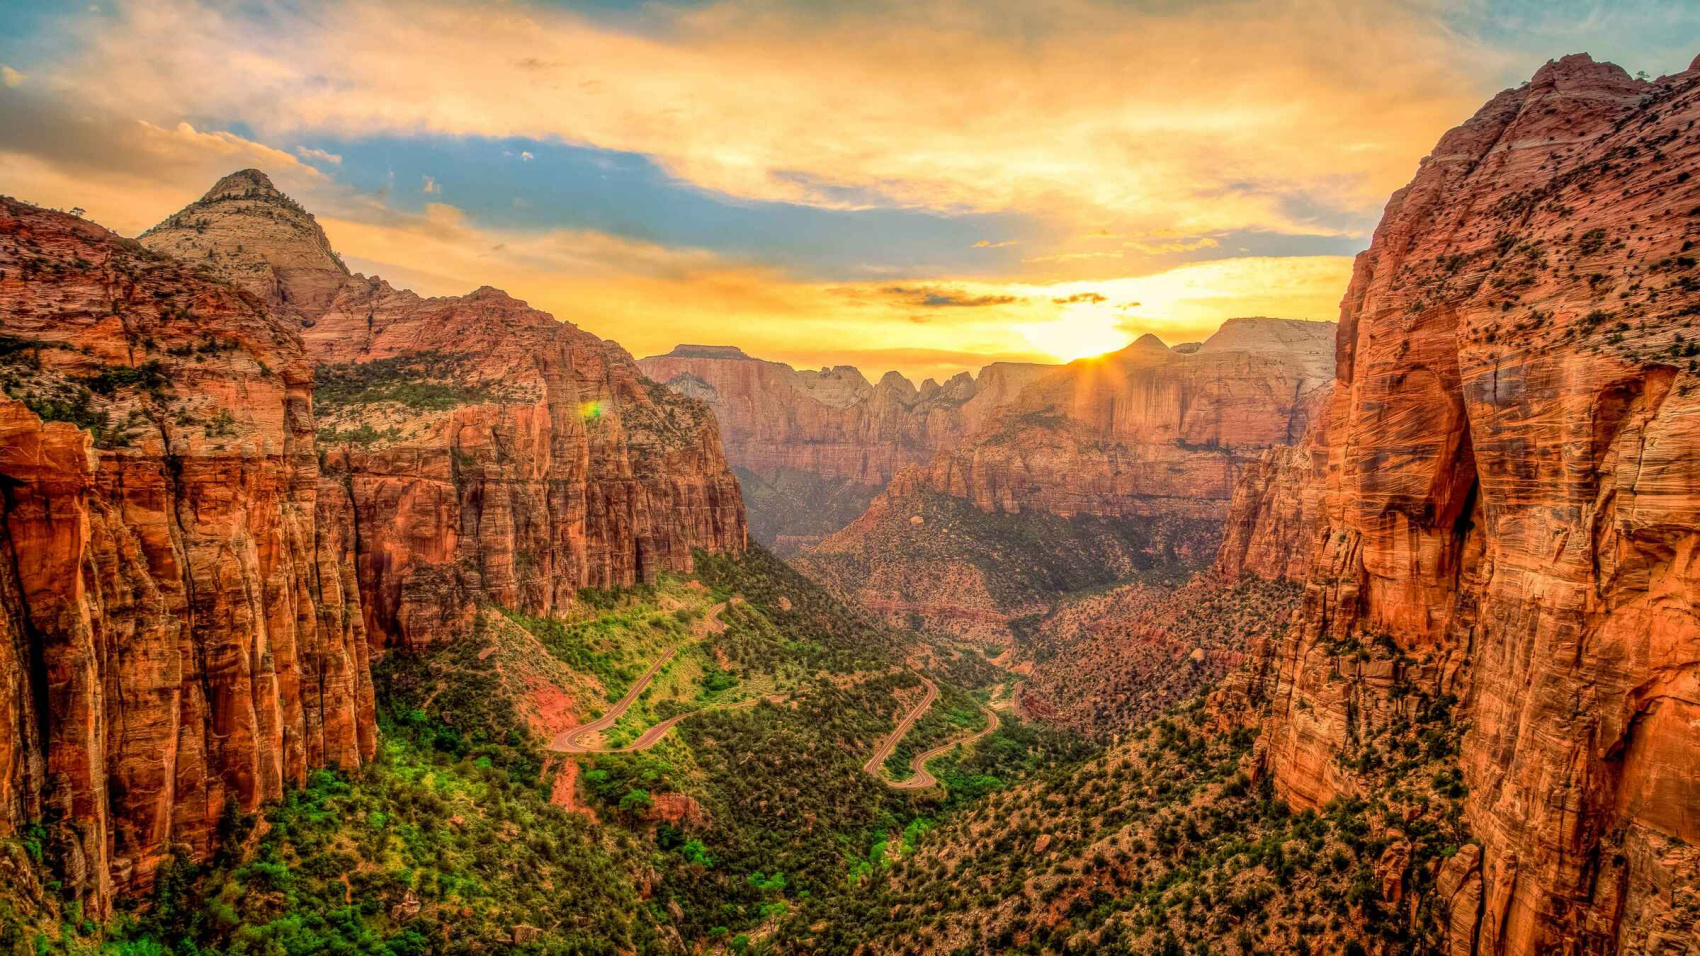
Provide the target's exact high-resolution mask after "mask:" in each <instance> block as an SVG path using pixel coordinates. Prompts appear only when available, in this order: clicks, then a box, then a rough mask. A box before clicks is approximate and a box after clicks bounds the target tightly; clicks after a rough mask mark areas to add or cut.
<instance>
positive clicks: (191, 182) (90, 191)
mask: <svg viewBox="0 0 1700 956" xmlns="http://www.w3.org/2000/svg"><path fill="white" fill-rule="evenodd" d="M249 166H254V167H258V168H261V169H264V170H266V172H267V173H269V174H270V175H271V176H272V178H273V180H275V181H276V182H277V184H278V188H280V189H283V190H284V191H285V192H289V193H291V194H292V195H298V196H299V195H303V194H313V193H316V192H320V191H323V190H326V189H327V188H328V187H329V186H330V181H329V180H328V179H327V177H325V176H324V175H323V174H322V173H320V172H319V171H318V170H316V169H314V168H313V167H311V166H308V165H307V164H305V163H303V162H301V161H300V160H299V159H298V158H296V157H295V156H294V155H292V154H290V153H286V152H284V151H283V150H279V149H274V148H272V147H270V146H266V145H265V144H263V143H256V142H254V141H253V140H250V139H247V138H245V137H243V136H239V135H237V134H235V133H231V132H225V131H217V130H203V129H199V128H197V127H195V126H194V125H192V124H190V123H186V122H179V123H175V124H172V125H169V126H161V125H155V124H153V123H149V122H144V121H140V120H136V119H131V118H128V117H124V116H120V115H115V114H112V113H108V112H104V111H101V110H98V109H90V108H88V107H86V106H81V105H76V104H72V103H68V102H67V101H65V100H64V99H63V98H61V97H59V96H57V95H56V94H52V93H49V92H47V91H44V90H42V89H39V88H38V87H37V85H36V84H30V85H28V86H24V87H16V88H4V87H0V183H4V184H5V191H6V192H7V193H9V194H11V195H13V196H16V197H17V198H19V199H22V200H25V201H27V202H33V203H36V204H38V205H43V206H54V207H58V208H62V209H69V208H71V207H74V206H80V207H83V208H84V209H87V210H88V217H89V218H90V219H93V220H95V221H97V222H99V223H101V224H102V225H104V226H106V227H108V228H110V229H115V230H117V231H118V232H120V233H124V234H126V235H135V234H136V233H138V232H141V231H142V230H143V229H146V228H148V227H149V226H152V225H154V224H155V223H157V222H159V221H160V220H161V219H164V218H165V217H166V216H168V215H170V214H171V213H173V212H176V211H177V210H179V209H181V208H182V207H183V206H185V205H186V204H188V203H189V202H190V201H192V200H194V199H196V198H197V197H199V196H200V195H201V194H202V193H204V192H206V190H207V188H208V187H209V186H211V185H212V184H213V183H214V182H215V181H217V179H218V178H219V177H220V176H223V175H224V174H226V173H229V172H231V171H232V170H237V169H242V168H245V167H249Z"/></svg>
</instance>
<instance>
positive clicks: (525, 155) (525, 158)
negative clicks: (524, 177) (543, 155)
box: [519, 150, 537, 163]
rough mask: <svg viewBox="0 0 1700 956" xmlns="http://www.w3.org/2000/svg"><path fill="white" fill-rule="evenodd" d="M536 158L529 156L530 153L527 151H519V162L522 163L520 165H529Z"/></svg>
mask: <svg viewBox="0 0 1700 956" xmlns="http://www.w3.org/2000/svg"><path fill="white" fill-rule="evenodd" d="M536 158H537V157H536V156H533V155H531V153H530V152H529V151H527V150H521V151H520V154H519V161H520V162H522V163H529V162H531V161H532V160H534V159H536Z"/></svg>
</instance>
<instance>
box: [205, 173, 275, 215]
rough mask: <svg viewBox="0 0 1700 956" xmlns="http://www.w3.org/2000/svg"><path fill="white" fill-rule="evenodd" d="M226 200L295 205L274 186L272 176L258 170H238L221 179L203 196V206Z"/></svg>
mask: <svg viewBox="0 0 1700 956" xmlns="http://www.w3.org/2000/svg"><path fill="white" fill-rule="evenodd" d="M226 199H267V200H271V201H273V202H279V201H281V202H284V203H288V204H289V205H291V206H293V205H295V203H294V202H293V201H292V200H290V198H289V197H288V196H285V195H284V194H283V193H282V192H280V191H278V188H277V187H276V186H274V185H272V180H271V177H270V176H267V175H266V174H265V173H263V172H260V171H259V170H257V169H238V170H237V171H236V172H234V173H231V174H230V175H228V176H226V177H224V178H223V179H220V180H219V181H218V182H216V183H214V184H213V188H211V189H209V190H207V193H206V195H204V196H202V197H201V199H200V202H201V203H202V204H206V203H215V202H220V201H222V200H226Z"/></svg>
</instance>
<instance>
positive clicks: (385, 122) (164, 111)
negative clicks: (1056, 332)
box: [58, 0, 1484, 235]
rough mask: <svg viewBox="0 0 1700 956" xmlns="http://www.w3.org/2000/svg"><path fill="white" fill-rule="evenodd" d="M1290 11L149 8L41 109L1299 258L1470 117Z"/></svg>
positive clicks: (356, 5) (1466, 64) (1465, 105)
mask: <svg viewBox="0 0 1700 956" xmlns="http://www.w3.org/2000/svg"><path fill="white" fill-rule="evenodd" d="M1306 6H1307V7H1308V8H1309V9H1308V12H1307V13H1306V14H1305V15H1302V16H1296V15H1294V14H1293V11H1292V10H1291V9H1288V8H1285V7H1280V6H1279V5H1264V4H1256V3H1250V2H1238V0H1222V2H1220V3H1217V4H1212V5H1208V6H1205V7H1202V8H1199V7H1194V6H1190V5H1176V6H1173V7H1169V8H1166V9H1160V10H1156V11H1152V10H1139V9H1133V8H1129V7H1127V6H1123V5H1115V4H1105V3H1099V2H1093V0H1056V2H1053V3H1051V4H1048V5H1046V7H1045V13H1044V16H1043V19H1042V22H1039V23H1038V24H1037V26H1035V21H1033V20H1031V19H1030V17H1031V16H1032V13H1031V10H1030V9H1029V8H1028V7H1027V5H1026V4H1025V3H1018V2H1016V0H1006V2H987V3H970V2H967V0H926V2H920V3H914V4H879V5H869V6H866V7H864V6H852V7H849V8H846V9H838V10H835V11H829V12H823V11H820V10H817V9H816V8H814V7H813V6H809V5H804V6H800V7H787V6H782V5H778V4H767V3H755V4H748V3H744V4H728V3H721V4H713V5H710V6H707V7H704V8H700V9H692V10H689V11H685V12H681V13H677V14H675V15H674V16H675V19H674V21H673V22H671V23H669V24H668V28H667V29H666V30H664V31H659V32H658V33H657V34H656V35H654V36H645V35H641V34H639V33H636V32H633V31H629V30H616V29H611V28H608V27H605V26H602V25H599V24H597V23H595V22H593V21H590V20H586V19H583V18H580V17H578V16H575V15H573V14H571V13H567V12H563V11H559V10H554V9H548V8H544V7H540V6H533V5H528V4H524V3H510V4H503V5H501V6H497V7H491V6H482V5H480V6H475V7H468V6H465V5H460V4H451V3H448V2H444V0H429V2H423V3H410V4H397V3H387V2H382V0H351V2H346V3H340V4H335V5H325V6H323V7H320V6H317V5H315V4H308V5H307V7H306V9H307V10H308V13H307V14H305V15H301V16H298V17H296V18H294V19H292V20H291V21H290V23H289V24H288V28H287V29H267V30H256V29H254V28H253V24H252V23H251V22H250V21H248V20H245V19H242V18H241V17H240V15H239V14H237V13H234V12H231V11H232V10H233V9H235V8H228V7H225V6H223V5H211V4H204V3H197V2H192V0H159V2H155V3H149V4H142V5H135V6H129V7H125V8H124V13H123V15H122V16H119V17H101V18H94V19H91V20H89V21H87V22H86V23H84V24H83V25H82V27H81V29H82V34H81V37H80V39H81V41H82V43H81V51H82V52H81V53H80V55H79V56H78V57H77V58H75V59H74V60H72V61H71V62H70V63H69V64H68V65H66V66H65V67H64V68H63V69H62V71H61V72H62V75H61V76H60V77H59V78H58V81H59V82H62V83H65V84H70V85H72V86H74V87H75V88H77V89H78V90H79V92H80V93H81V94H82V95H84V96H86V97H88V98H90V99H92V100H94V101H96V102H100V103H103V104H105V105H107V106H110V107H112V108H115V109H121V110H124V111H126V112H128V113H130V114H132V115H141V116H149V117H155V118H162V117H163V118H173V119H174V118H176V117H179V116H183V115H219V116H235V117H241V118H243V119H244V120H245V121H246V122H249V123H252V124H255V125H256V126H257V127H258V128H261V129H264V130H269V131H271V132H275V133H278V134H280V135H281V134H283V133H285V132H292V131H298V130H325V131H332V132H339V133H343V134H349V135H361V134H368V133H373V132H392V133H403V134H409V133H443V134H482V135H491V136H527V137H541V138H558V139H561V140H563V141H567V142H571V143H577V144H589V145H594V146H598V147H606V148H610V149H619V150H627V151H633V152H639V153H644V154H647V155H650V156H653V157H655V158H656V159H657V160H658V161H659V162H660V163H662V164H663V165H664V166H665V167H666V168H667V169H668V170H669V171H670V172H672V173H673V174H675V175H677V176H679V177H681V178H683V179H686V180H688V181H690V182H692V183H695V184H698V185H700V186H702V187H704V188H707V189H712V190H717V191H720V192H723V193H727V194H730V195H732V196H736V197H742V198H749V199H763V200H785V201H793V202H806V203H813V204H818V205H827V206H844V205H854V204H855V201H854V200H851V199H847V198H846V197H847V196H856V195H862V196H877V197H882V198H883V201H886V202H891V203H897V204H902V205H914V206H925V207H928V208H934V209H946V210H1019V211H1027V212H1032V213H1035V214H1039V215H1042V216H1045V217H1047V218H1051V219H1061V220H1065V221H1075V222H1089V221H1090V222H1102V221H1106V220H1113V221H1116V222H1117V223H1120V224H1124V225H1127V226H1130V227H1131V228H1132V231H1136V232H1143V231H1148V230H1151V229H1157V228H1162V229H1169V230H1173V231H1175V232H1176V233H1179V234H1189V235H1201V234H1206V233H1212V232H1220V231H1224V230H1230V229H1257V230H1272V231H1278V232H1307V233H1314V232H1319V231H1322V232H1326V231H1330V230H1331V229H1336V228H1338V227H1331V226H1328V225H1326V224H1319V223H1317V222H1315V221H1312V219H1311V217H1309V216H1308V215H1305V214H1300V213H1296V212H1294V211H1293V209H1294V208H1298V207H1296V206H1295V205H1294V204H1293V203H1291V202H1290V201H1289V199H1290V197H1292V196H1294V195H1300V194H1302V195H1303V196H1305V197H1306V198H1307V199H1308V200H1309V203H1308V204H1303V208H1315V207H1318V206H1320V207H1335V208H1349V209H1353V210H1357V211H1360V212H1373V210H1374V209H1375V208H1377V207H1379V205H1380V204H1381V202H1383V201H1384V200H1385V197H1386V196H1387V194H1388V193H1389V192H1390V191H1391V190H1392V189H1393V188H1394V187H1396V186H1397V185H1398V184H1399V183H1401V182H1402V181H1403V180H1404V179H1405V178H1407V177H1408V176H1409V173H1410V169H1411V167H1412V165H1413V160H1414V158H1415V157H1417V156H1420V155H1422V153H1423V152H1424V150H1426V149H1427V148H1428V147H1429V145H1431V144H1432V143H1433V142H1434V140H1435V138H1436V137H1437V135H1438V134H1439V133H1440V132H1441V131H1442V130H1444V129H1445V128H1446V127H1448V126H1449V125H1451V124H1453V123H1455V122H1457V120H1458V119H1459V118H1460V117H1462V116H1465V115H1468V113H1469V111H1470V110H1471V109H1473V107H1474V106H1475V105H1476V104H1477V103H1478V102H1479V100H1480V98H1481V92H1482V91H1480V90H1477V89H1475V88H1474V87H1473V85H1472V83H1471V82H1469V81H1468V80H1466V79H1464V77H1467V76H1473V75H1480V73H1481V72H1482V69H1481V68H1482V59H1483V58H1484V54H1483V52H1482V51H1481V50H1479V49H1475V48H1472V47H1470V46H1469V45H1468V44H1466V43H1463V42H1461V41H1460V40H1459V38H1458V37H1457V36H1455V35H1454V34H1452V33H1451V32H1449V31H1448V30H1447V29H1446V28H1445V26H1444V24H1443V23H1442V22H1441V21H1440V19H1439V17H1438V16H1437V15H1435V14H1434V13H1432V12H1430V11H1428V10H1426V9H1425V7H1424V6H1423V5H1420V4H1418V5H1410V4H1405V3H1398V2H1393V0H1383V2H1377V3H1360V2H1350V0H1310V2H1309V3H1307V4H1306ZM280 15H281V14H280ZM375 37H381V38H383V40H382V42H381V43H379V42H373V38H375ZM138 50H143V51H147V52H146V55H143V56H138V55H137V51H138ZM119 78H122V81H121V82H119V81H118V80H119ZM1344 137H1349V140H1350V142H1351V143H1352V144H1354V148H1353V149H1349V150H1330V149H1328V144H1330V143H1337V142H1340V141H1341V140H1342V139H1343V138H1344Z"/></svg>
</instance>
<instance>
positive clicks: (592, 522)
mask: <svg viewBox="0 0 1700 956" xmlns="http://www.w3.org/2000/svg"><path fill="white" fill-rule="evenodd" d="M233 184H240V189H238V186H237V185H233ZM141 241H142V243H143V244H144V245H146V246H148V247H150V248H154V249H158V250H161V251H168V252H171V253H172V254H175V255H178V256H182V257H185V258H186V259H187V260H189V261H192V262H201V261H205V262H207V263H209V264H210V266H211V267H212V268H213V269H215V270H217V271H219V272H220V273H225V274H228V277H229V278H230V279H231V280H232V281H234V282H237V283H239V284H243V285H245V286H247V287H248V288H250V289H251V290H252V291H254V292H255V294H256V295H262V296H265V297H267V298H268V300H269V301H274V302H281V303H284V305H285V306H286V310H287V311H288V312H289V314H291V315H293V316H295V317H296V318H297V319H298V320H299V321H300V322H301V324H302V326H303V327H304V332H303V340H304V342H305V347H306V350H307V354H308V357H309V358H310V359H311V360H312V361H313V362H314V363H315V364H316V366H317V372H318V379H319V387H318V391H317V394H316V411H317V412H318V419H319V425H320V426H321V427H320V433H319V437H320V445H321V448H322V449H323V451H324V454H325V479H324V485H323V487H322V488H321V498H322V499H324V500H325V501H326V502H327V503H328V505H327V506H333V507H335V508H337V509H339V510H340V511H341V512H344V513H345V514H346V516H347V518H348V520H349V521H351V522H352V527H353V528H354V529H355V532H354V533H353V534H352V535H351V540H352V541H353V544H354V547H355V549H356V554H357V560H356V566H357V570H358V580H359V584H360V589H361V593H362V594H363V595H364V596H365V598H366V600H365V603H364V609H365V614H366V625H367V627H368V628H369V629H370V630H371V632H372V633H373V635H374V636H375V637H376V638H378V639H381V640H383V641H388V642H400V643H405V644H411V643H421V642H430V641H434V640H439V639H441V638H443V637H446V636H448V635H450V634H452V633H454V632H455V631H456V630H457V629H460V628H463V627H465V626H467V625H468V624H469V622H470V620H471V615H472V612H473V610H474V608H475V607H476V606H477V605H478V604H479V603H481V602H493V603H495V604H497V605H499V606H502V607H508V608H517V609H523V610H525V611H527V612H529V613H534V614H541V613H547V612H549V611H551V610H554V609H559V608H562V607H565V606H567V605H568V604H570V603H571V602H572V600H573V597H574V595H575V594H576V593H577V591H578V590H579V589H580V588H584V587H613V586H623V585H631V584H634V583H638V582H640V581H653V580H654V578H655V575H657V574H658V573H660V572H663V571H688V570H689V569H690V567H691V553H692V551H693V549H696V548H704V549H707V550H709V551H714V552H728V551H738V550H741V549H742V548H743V546H744V517H743V508H742V505H741V503H740V501H739V497H738V488H737V481H736V479H735V478H734V477H733V476H732V474H731V473H730V471H728V469H727V467H726V464H725V460H724V458H723V457H722V454H721V451H720V445H719V439H718V432H717V429H716V425H715V422H714V419H713V417H712V416H711V415H709V414H708V412H707V410H706V409H705V408H704V407H703V406H702V404H701V403H699V402H697V401H695V400H692V399H689V398H683V397H679V396H676V395H674V394H672V393H671V392H669V391H667V390H666V389H663V388H660V387H659V386H656V385H655V384H654V383H653V382H650V381H648V380H646V379H645V378H644V376H643V375H642V374H641V373H640V372H639V370H638V369H637V367H636V365H635V364H634V363H633V361H632V359H631V357H630V356H629V355H628V354H627V353H626V352H625V350H623V349H621V348H620V347H619V346H618V345H617V344H615V343H613V342H607V341H603V340H600V339H598V338H596V337H595V336H593V335H590V334H588V333H586V332H583V331H581V330H580V329H578V328H576V327H575V326H573V325H571V324H570V323H566V322H560V321H557V320H555V319H554V318H552V317H551V316H549V315H547V314H546V313H543V312H539V311H537V310H536V309H532V308H529V307H528V306H526V304H525V303H523V302H520V301H518V300H516V299H513V298H511V297H509V296H508V295H506V294H504V293H502V292H500V291H497V290H495V289H491V288H488V287H486V288H481V289H478V290H476V291H474V292H472V293H470V294H468V295H465V296H454V297H445V298H433V299H426V298H421V297H420V296H418V295H415V294H413V293H412V292H408V291H405V290H397V289H393V288H391V287H390V286H389V285H388V284H387V283H385V282H383V281H382V280H380V279H377V278H366V277H364V276H347V275H346V274H345V272H344V271H343V269H342V266H341V263H340V262H338V261H337V260H336V259H335V258H334V256H333V254H332V253H331V251H330V245H329V243H328V242H327V241H325V240H324V237H323V234H322V232H320V231H319V230H318V226H317V224H316V223H313V222H312V220H311V217H307V216H306V214H305V213H303V212H301V211H300V208H299V207H298V206H296V205H295V204H294V203H292V202H290V201H289V200H287V199H285V198H283V197H282V196H281V194H279V193H277V191H276V190H275V189H273V188H272V187H271V184H270V182H269V181H267V180H266V178H265V176H264V175H263V174H262V173H259V172H258V171H255V170H248V171H245V172H242V173H236V174H233V175H232V176H228V177H226V178H225V179H224V180H221V181H220V183H219V184H218V185H217V186H215V187H214V188H213V191H212V192H210V193H208V195H207V196H206V197H204V198H203V199H201V200H200V201H199V202H197V203H194V204H192V205H190V206H189V207H188V208H186V209H184V210H183V211H182V212H179V213H177V214H176V215H174V216H172V217H171V218H170V219H168V220H166V222H164V223H162V224H161V225H160V226H158V227H156V228H155V229H153V230H150V231H149V232H148V233H147V234H146V235H144V236H143V237H142V240H141ZM227 269H228V270H229V271H228V273H226V270H227ZM333 287H334V289H333ZM327 289H332V292H331V293H330V294H329V297H328V298H327V296H326V290H327Z"/></svg>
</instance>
